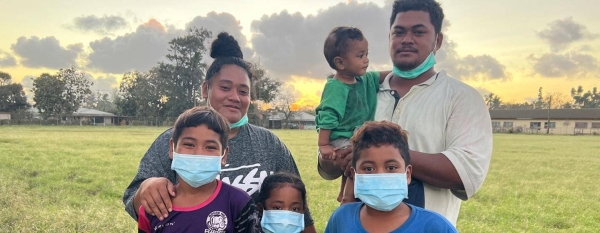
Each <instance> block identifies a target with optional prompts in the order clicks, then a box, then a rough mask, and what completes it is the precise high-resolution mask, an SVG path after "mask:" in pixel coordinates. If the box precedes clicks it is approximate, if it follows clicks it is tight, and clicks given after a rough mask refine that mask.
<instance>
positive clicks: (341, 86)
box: [315, 26, 389, 204]
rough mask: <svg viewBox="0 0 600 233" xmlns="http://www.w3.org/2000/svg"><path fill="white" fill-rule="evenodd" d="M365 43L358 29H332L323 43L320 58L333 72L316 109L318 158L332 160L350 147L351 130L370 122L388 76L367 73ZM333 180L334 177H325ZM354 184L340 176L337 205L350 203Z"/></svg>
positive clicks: (352, 197) (366, 43) (384, 73)
mask: <svg viewBox="0 0 600 233" xmlns="http://www.w3.org/2000/svg"><path fill="white" fill-rule="evenodd" d="M368 47H369V43H368V41H367V39H366V38H365V37H364V36H363V34H362V32H361V31H360V29H358V28H353V27H345V26H344V27H336V28H334V29H333V30H332V31H331V32H330V33H329V36H327V39H325V45H324V50H323V52H324V54H325V59H326V60H327V63H329V66H330V67H331V68H333V69H335V70H336V73H335V75H333V76H330V77H328V78H327V83H326V84H325V88H324V89H323V93H322V94H321V103H320V104H319V106H318V107H317V109H316V113H317V116H316V119H315V121H316V124H317V130H318V132H319V154H320V156H321V157H322V158H323V159H327V160H334V159H335V158H336V154H335V151H336V150H338V149H342V148H344V147H346V146H348V145H350V141H349V139H350V138H351V137H352V134H353V132H354V130H355V129H357V128H358V127H360V126H361V125H362V124H363V123H364V122H365V121H370V120H373V117H374V114H375V107H376V104H377V91H378V90H379V83H380V82H381V81H383V79H384V78H385V76H386V75H387V74H388V73H389V72H367V67H369V58H368V57H367V55H368V53H369V48H368ZM320 174H321V176H322V177H323V178H325V179H335V178H337V177H326V176H324V174H323V173H321V172H320ZM353 187H354V182H353V181H352V180H351V179H347V177H346V176H342V184H341V188H340V193H339V195H338V198H337V199H338V201H339V202H341V203H342V204H344V203H347V202H353V201H354V192H353Z"/></svg>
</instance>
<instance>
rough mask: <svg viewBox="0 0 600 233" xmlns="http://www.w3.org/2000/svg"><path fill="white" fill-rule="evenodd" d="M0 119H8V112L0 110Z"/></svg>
mask: <svg viewBox="0 0 600 233" xmlns="http://www.w3.org/2000/svg"><path fill="white" fill-rule="evenodd" d="M0 120H10V112H0Z"/></svg>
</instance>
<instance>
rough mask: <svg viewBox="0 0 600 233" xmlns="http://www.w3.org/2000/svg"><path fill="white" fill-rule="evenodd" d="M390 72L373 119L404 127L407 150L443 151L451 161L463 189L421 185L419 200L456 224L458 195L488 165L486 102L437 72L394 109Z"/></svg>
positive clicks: (468, 191) (468, 192)
mask: <svg viewBox="0 0 600 233" xmlns="http://www.w3.org/2000/svg"><path fill="white" fill-rule="evenodd" d="M392 76H393V74H390V75H388V76H387V77H386V78H385V80H384V81H383V83H382V84H380V92H379V93H378V94H377V109H376V111H375V120H377V121H381V120H387V121H391V122H394V123H397V124H398V125H400V127H402V128H403V129H404V130H406V131H408V145H409V148H410V149H411V150H415V151H419V152H423V153H430V154H435V153H442V154H444V155H446V157H448V159H449V160H450V161H451V162H452V164H453V165H454V167H455V168H456V170H457V171H458V174H459V175H460V178H461V180H462V182H463V184H464V187H465V190H449V189H442V188H436V187H433V186H430V185H428V184H426V183H424V189H425V190H424V193H425V197H424V198H425V209H429V210H433V211H435V212H437V213H439V214H441V215H443V216H444V217H446V218H447V219H448V220H449V221H450V222H452V224H454V225H456V220H457V218H458V212H459V210H460V204H461V199H462V200H467V199H468V198H469V197H471V196H473V194H475V192H476V191H477V190H478V189H479V188H480V187H481V185H482V183H483V180H484V179H485V176H486V175H487V171H488V168H489V165H490V159H491V156H492V123H491V119H490V114H489V111H488V109H487V106H486V105H485V102H484V100H483V97H482V96H481V94H479V93H478V92H477V90H475V89H474V88H472V87H470V86H468V85H467V84H464V83H463V82H461V81H458V80H456V79H453V78H451V77H449V76H448V75H446V72H445V71H441V72H439V73H438V74H436V75H434V76H433V77H431V78H430V79H428V80H427V81H425V82H424V83H421V84H419V85H415V86H413V87H412V88H411V89H410V91H409V92H408V93H407V94H406V95H405V96H402V97H401V98H400V100H399V102H398V105H397V106H396V108H395V109H394V104H395V98H394V96H393V95H392V94H391V88H390V85H389V81H390V78H391V77H392ZM413 169H414V168H413Z"/></svg>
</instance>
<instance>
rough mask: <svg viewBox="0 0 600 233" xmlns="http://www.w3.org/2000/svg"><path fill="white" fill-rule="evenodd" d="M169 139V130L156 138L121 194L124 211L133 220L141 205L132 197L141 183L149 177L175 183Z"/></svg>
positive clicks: (138, 200) (139, 201)
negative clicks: (161, 178)
mask: <svg viewBox="0 0 600 233" xmlns="http://www.w3.org/2000/svg"><path fill="white" fill-rule="evenodd" d="M170 138H171V130H170V129H169V130H167V131H165V132H163V133H162V134H161V135H160V136H158V138H156V140H155V141H154V143H152V145H151V146H150V148H149V149H148V151H146V154H145V155H144V157H143V158H142V160H141V161H140V165H139V168H138V172H137V174H136V175H135V177H134V178H133V180H132V181H131V183H130V184H129V186H128V187H127V189H126V190H125V193H124V194H123V204H125V210H126V211H127V213H129V215H130V216H131V217H132V218H133V219H137V210H138V209H139V206H140V205H141V200H140V199H139V197H138V198H137V199H136V198H134V197H135V196H136V193H137V191H138V189H139V188H140V185H141V184H142V182H144V181H145V180H147V179H148V178H151V177H165V178H167V179H169V180H170V181H171V182H172V183H173V182H175V173H174V172H173V171H171V161H170V159H169V139H170ZM134 199H135V200H134Z"/></svg>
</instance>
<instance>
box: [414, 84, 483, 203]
mask: <svg viewBox="0 0 600 233" xmlns="http://www.w3.org/2000/svg"><path fill="white" fill-rule="evenodd" d="M452 102H453V104H452V107H451V111H450V115H449V119H448V122H447V124H446V136H445V142H444V143H445V145H446V148H447V149H446V150H445V151H442V152H441V153H438V154H425V153H420V152H413V151H411V157H412V158H414V159H413V160H412V161H411V163H412V164H413V175H414V176H415V178H417V179H420V180H421V181H423V182H425V183H428V184H430V185H432V186H435V187H440V188H449V189H451V190H452V193H453V194H454V195H455V196H457V197H458V198H460V199H462V200H467V199H468V198H469V197H471V196H472V195H473V194H475V192H476V191H477V190H478V189H479V188H480V187H481V185H482V184H483V181H484V179H485V177H486V175H487V172H488V168H489V165H490V160H491V156H492V123H491V118H490V115H489V111H488V109H487V107H486V106H485V103H484V101H483V98H481V96H480V95H479V93H478V92H477V91H476V90H475V89H472V88H469V89H464V90H461V93H458V94H456V95H455V97H454V99H453V100H452Z"/></svg>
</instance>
